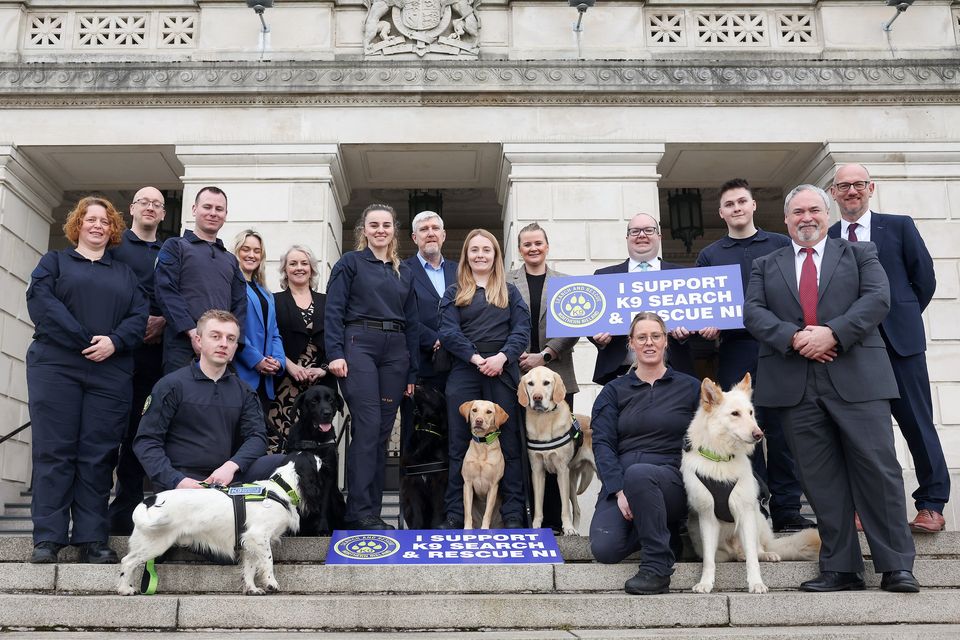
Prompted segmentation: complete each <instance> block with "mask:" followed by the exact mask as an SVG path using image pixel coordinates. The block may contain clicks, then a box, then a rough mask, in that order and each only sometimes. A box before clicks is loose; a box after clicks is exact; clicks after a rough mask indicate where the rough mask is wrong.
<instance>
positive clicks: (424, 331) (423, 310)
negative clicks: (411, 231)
mask: <svg viewBox="0 0 960 640" xmlns="http://www.w3.org/2000/svg"><path fill="white" fill-rule="evenodd" d="M404 262H405V263H406V264H407V266H408V267H410V271H411V272H412V273H413V292H414V295H416V296H417V306H418V308H419V309H420V373H419V376H420V377H421V378H429V377H431V376H433V375H435V374H434V371H433V345H434V344H435V343H436V341H437V338H438V331H439V329H440V295H438V294H437V290H436V289H434V288H433V283H432V282H430V277H429V276H428V275H427V272H426V270H425V269H424V268H423V265H422V264H420V258H418V257H417V255H416V254H414V255H412V256H410V257H409V258H407V259H406V260H404ZM440 266H441V268H442V269H443V282H444V291H446V289H447V287H449V286H450V285H452V284H456V282H457V263H456V262H455V261H453V260H444V261H443V263H442V264H441V265H440Z"/></svg>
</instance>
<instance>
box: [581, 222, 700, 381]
mask: <svg viewBox="0 0 960 640" xmlns="http://www.w3.org/2000/svg"><path fill="white" fill-rule="evenodd" d="M627 253H628V254H629V255H630V257H629V258H627V259H626V260H625V261H623V262H621V263H620V264H615V265H613V266H612V267H604V268H602V269H597V270H596V271H594V272H593V273H594V275H602V274H605V273H642V272H645V271H660V270H661V269H683V268H684V266H683V265H679V264H673V263H671V262H664V261H663V260H661V259H660V258H659V257H658V254H659V253H660V225H659V224H657V221H656V220H654V219H653V216H651V215H649V214H646V213H638V214H636V215H635V216H633V217H632V218H630V222H629V223H628V224H627ZM590 342H592V343H593V344H595V345H596V346H597V364H596V366H595V367H594V369H593V381H594V382H595V383H597V384H607V383H608V382H610V381H611V380H613V379H614V378H616V377H617V376H620V375H623V374H624V373H626V372H627V370H628V369H629V368H630V365H631V364H632V358H633V352H632V351H630V349H628V348H627V336H626V335H622V336H614V335H611V334H609V333H598V334H597V335H595V336H593V337H591V338H590ZM667 364H669V365H670V366H671V367H672V368H674V369H676V370H677V371H681V372H683V373H686V374H688V375H691V376H692V375H695V374H694V372H693V356H692V355H691V353H690V347H689V346H688V345H687V344H684V343H681V342H680V341H679V340H677V339H676V335H675V333H673V332H671V336H670V343H669V347H668V349H667Z"/></svg>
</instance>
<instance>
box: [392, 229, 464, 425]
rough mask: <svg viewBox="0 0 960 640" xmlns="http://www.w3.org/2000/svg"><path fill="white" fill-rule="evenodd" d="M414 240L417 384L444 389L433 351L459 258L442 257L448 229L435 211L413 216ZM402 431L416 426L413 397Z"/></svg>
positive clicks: (406, 403)
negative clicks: (443, 303)
mask: <svg viewBox="0 0 960 640" xmlns="http://www.w3.org/2000/svg"><path fill="white" fill-rule="evenodd" d="M411 227H412V228H413V233H412V236H413V242H414V243H415V244H416V245H417V253H416V254H415V255H413V256H410V257H409V258H407V259H406V260H405V261H404V262H406V263H407V265H409V267H410V271H411V272H413V290H414V293H415V294H416V296H417V305H418V306H419V308H420V373H419V377H418V379H417V382H418V384H422V385H429V386H431V387H434V388H436V389H438V390H439V391H440V392H441V393H442V392H443V388H444V386H446V383H447V372H446V371H440V372H438V371H435V370H434V366H433V355H434V353H436V351H437V349H439V348H440V340H439V339H438V337H437V329H438V328H439V327H440V313H439V311H440V298H442V297H443V292H444V291H446V290H447V287H449V286H450V285H452V284H455V283H456V281H457V262H456V261H455V260H454V261H447V260H444V259H443V254H442V253H441V250H442V249H443V241H444V240H446V238H447V232H446V231H444V229H443V219H442V218H441V217H440V216H439V215H438V214H437V213H435V212H433V211H422V212H420V213H418V214H417V215H416V216H415V217H414V218H413V223H412V224H411ZM400 425H401V428H400V433H401V440H402V442H403V443H404V444H406V443H407V442H408V438H409V437H410V433H411V429H412V427H413V401H412V400H411V399H410V398H404V399H403V400H402V401H401V403H400Z"/></svg>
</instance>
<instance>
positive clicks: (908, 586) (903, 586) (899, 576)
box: [880, 571, 920, 593]
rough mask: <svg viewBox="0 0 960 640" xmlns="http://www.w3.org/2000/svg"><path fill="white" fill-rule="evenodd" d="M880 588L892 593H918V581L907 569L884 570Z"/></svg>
mask: <svg viewBox="0 0 960 640" xmlns="http://www.w3.org/2000/svg"><path fill="white" fill-rule="evenodd" d="M880 588H881V589H883V590H884V591H892V592H894V593H919V592H920V583H919V582H917V579H916V578H914V577H913V574H912V573H910V572H909V571H884V572H883V577H882V578H880Z"/></svg>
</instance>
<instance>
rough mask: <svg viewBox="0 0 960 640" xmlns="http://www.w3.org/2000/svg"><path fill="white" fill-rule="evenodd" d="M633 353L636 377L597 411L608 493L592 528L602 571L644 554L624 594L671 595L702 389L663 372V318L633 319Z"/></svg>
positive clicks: (619, 385) (613, 388)
mask: <svg viewBox="0 0 960 640" xmlns="http://www.w3.org/2000/svg"><path fill="white" fill-rule="evenodd" d="M629 346H630V348H631V349H633V352H634V354H635V355H636V358H637V360H636V369H635V370H631V371H629V372H628V373H626V374H625V375H623V376H620V377H619V378H616V379H614V380H612V381H611V382H609V383H607V384H606V385H605V386H604V387H603V390H602V391H601V392H600V395H599V396H597V400H596V402H595V403H594V405H593V420H592V427H593V454H594V457H595V458H596V461H597V472H598V474H599V475H600V480H601V481H602V482H603V487H602V489H601V490H600V496H599V498H598V499H597V507H596V511H595V512H594V514H593V521H592V522H591V523H590V546H591V550H592V551H593V556H594V557H595V558H596V559H597V560H598V561H599V562H603V563H616V562H620V561H621V560H623V559H624V558H626V557H627V556H628V555H630V554H631V553H634V552H635V551H637V550H641V549H642V551H643V561H642V562H641V564H640V570H639V571H638V572H637V575H635V576H634V577H632V578H630V579H629V580H627V582H626V584H625V585H624V589H625V590H626V592H627V593H632V594H644V595H646V594H654V593H666V592H667V591H669V589H670V576H671V575H672V574H673V564H674V562H675V560H676V557H675V551H674V549H675V548H676V545H677V544H678V543H679V537H678V536H677V528H678V524H679V523H680V521H681V520H683V519H684V518H686V516H687V498H686V493H685V492H684V489H683V477H682V476H681V475H680V454H681V451H682V449H683V437H684V434H685V433H686V431H687V426H688V425H689V424H690V421H691V420H692V419H693V415H694V413H695V412H696V410H697V406H698V402H699V398H700V382H699V381H698V380H697V379H696V378H693V377H691V376H688V375H686V374H683V373H680V372H678V371H674V370H673V369H670V368H668V367H667V366H666V365H665V364H664V356H665V355H666V350H667V328H666V325H664V323H663V320H662V319H661V318H660V316H658V315H657V314H655V313H652V312H647V311H645V312H642V313H638V314H637V315H636V316H635V317H634V319H633V322H632V323H631V324H630V341H629ZM671 536H673V537H674V541H675V542H674V544H671Z"/></svg>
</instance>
